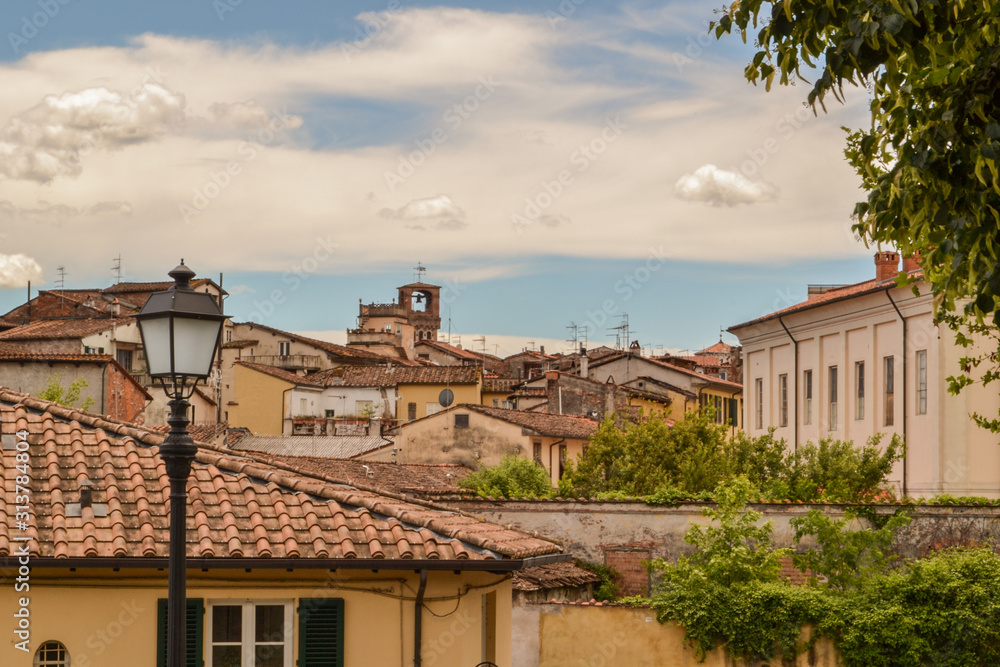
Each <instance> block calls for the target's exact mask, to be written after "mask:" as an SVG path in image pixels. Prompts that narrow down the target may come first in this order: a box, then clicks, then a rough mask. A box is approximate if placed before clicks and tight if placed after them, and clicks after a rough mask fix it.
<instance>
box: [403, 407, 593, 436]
mask: <svg viewBox="0 0 1000 667" xmlns="http://www.w3.org/2000/svg"><path fill="white" fill-rule="evenodd" d="M455 407H459V408H466V409H468V410H472V411H473V412H478V413H479V414H482V415H486V416H488V417H493V418H494V419H500V420H502V421H505V422H509V423H511V424H516V425H518V426H520V427H522V428H527V429H531V430H532V431H534V432H535V433H537V434H539V435H548V436H552V437H556V438H589V437H590V436H592V435H593V434H594V432H595V431H597V422H596V421H594V420H593V419H587V418H586V417H576V416H573V415H550V414H543V413H537V412H525V411H524V410H508V409H506V408H492V407H488V406H485V405H471V404H468V403H465V404H462V405H458V406H455ZM438 414H441V413H440V412H439V413H438ZM424 419H426V417H424ZM411 423H412V422H411Z"/></svg>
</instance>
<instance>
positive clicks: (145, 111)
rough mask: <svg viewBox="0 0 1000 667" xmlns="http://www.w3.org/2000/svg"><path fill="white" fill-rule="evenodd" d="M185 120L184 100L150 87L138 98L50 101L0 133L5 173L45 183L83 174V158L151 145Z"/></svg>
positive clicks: (99, 92) (95, 91) (104, 93)
mask: <svg viewBox="0 0 1000 667" xmlns="http://www.w3.org/2000/svg"><path fill="white" fill-rule="evenodd" d="M183 120H184V97H183V96H182V95H178V94H176V93H173V92H171V91H169V90H167V89H165V88H163V87H162V86H159V85H157V84H153V83H147V84H145V85H143V86H142V87H141V88H139V89H138V90H137V91H136V92H135V94H134V96H132V97H125V96H123V95H121V94H120V93H116V92H113V91H111V90H108V89H107V88H88V89H86V90H81V91H79V92H75V93H63V94H62V95H59V96H56V95H48V96H46V97H45V99H43V100H42V101H41V102H40V103H38V104H36V105H35V106H33V107H32V108H30V109H28V110H27V111H25V112H24V113H22V114H19V115H17V116H15V117H13V118H11V119H10V120H9V121H8V122H7V124H6V126H5V127H4V128H3V129H2V130H0V173H3V174H4V175H6V176H8V177H9V178H16V179H28V180H33V181H38V182H42V183H46V182H49V181H51V180H53V179H55V178H56V177H58V176H60V175H63V174H68V175H71V176H75V175H78V174H79V173H80V169H81V167H80V158H81V156H83V155H86V154H88V153H90V152H91V151H93V150H95V149H98V150H114V149H117V148H121V147H122V146H125V145H128V144H136V143H142V142H145V141H150V140H152V139H155V138H157V137H159V136H161V135H163V134H164V133H165V132H166V131H167V129H168V128H169V127H171V126H173V125H177V124H179V123H181V122H183Z"/></svg>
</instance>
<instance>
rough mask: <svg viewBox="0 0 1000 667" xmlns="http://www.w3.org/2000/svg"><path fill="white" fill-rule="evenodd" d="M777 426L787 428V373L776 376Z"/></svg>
mask: <svg viewBox="0 0 1000 667" xmlns="http://www.w3.org/2000/svg"><path fill="white" fill-rule="evenodd" d="M778 426H788V373H782V374H781V375H779V376H778Z"/></svg>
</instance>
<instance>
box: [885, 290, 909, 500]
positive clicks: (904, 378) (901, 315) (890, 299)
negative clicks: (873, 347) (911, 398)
mask: <svg viewBox="0 0 1000 667" xmlns="http://www.w3.org/2000/svg"><path fill="white" fill-rule="evenodd" d="M890 289H892V288H891V287H887V288H885V295H886V297H887V298H888V299H889V303H891V304H892V307H893V309H894V310H895V311H896V314H897V315H899V321H900V322H902V323H903V496H904V497H905V496H906V486H907V475H906V468H907V465H906V462H907V461H906V459H907V450H908V447H907V445H906V389H907V387H908V386H909V385H907V384H906V352H907V351H906V318H905V317H903V313H901V312H899V306H897V305H896V301H895V300H894V299H893V298H892V294H890V293H889V290H890ZM893 390H894V391H895V387H893Z"/></svg>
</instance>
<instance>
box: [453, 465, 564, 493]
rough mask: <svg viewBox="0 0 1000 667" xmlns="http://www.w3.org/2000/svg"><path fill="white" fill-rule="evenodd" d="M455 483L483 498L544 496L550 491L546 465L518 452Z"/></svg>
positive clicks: (550, 486) (551, 490) (550, 485)
mask: <svg viewBox="0 0 1000 667" xmlns="http://www.w3.org/2000/svg"><path fill="white" fill-rule="evenodd" d="M458 485H459V486H460V487H463V488H466V489H472V490H473V491H475V492H476V494H477V495H479V496H482V497H484V498H486V497H489V498H547V497H549V496H551V495H552V492H553V489H552V483H551V482H550V481H549V473H547V472H546V471H545V468H543V467H542V466H540V465H538V464H537V463H535V462H534V461H532V460H530V459H523V458H521V457H519V456H505V457H504V458H503V460H502V461H500V463H498V464H497V465H495V466H489V467H485V468H480V469H479V470H476V471H475V472H473V473H471V474H470V475H468V476H466V477H465V478H464V479H462V480H461V481H459V483H458Z"/></svg>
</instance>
